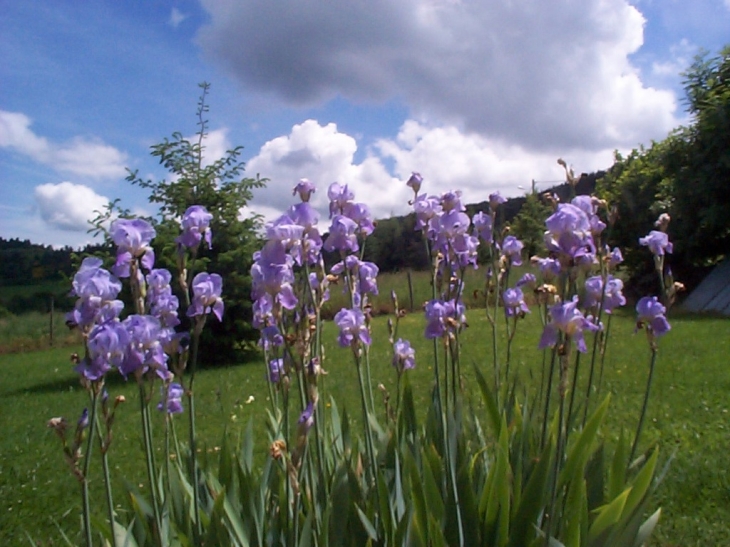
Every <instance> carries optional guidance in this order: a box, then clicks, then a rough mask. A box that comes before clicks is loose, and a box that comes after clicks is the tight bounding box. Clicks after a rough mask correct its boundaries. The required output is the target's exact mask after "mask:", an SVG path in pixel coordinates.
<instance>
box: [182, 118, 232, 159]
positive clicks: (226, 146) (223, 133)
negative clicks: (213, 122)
mask: <svg viewBox="0 0 730 547" xmlns="http://www.w3.org/2000/svg"><path fill="white" fill-rule="evenodd" d="M188 140H191V142H195V141H197V136H196V137H191V138H190V139H188ZM231 148H233V146H232V145H231V142H230V141H229V140H228V129H227V128H225V127H223V128H221V129H214V130H213V131H209V132H208V134H207V135H206V137H205V139H204V140H203V166H204V167H205V166H208V165H210V164H211V163H213V162H215V161H218V160H219V159H221V158H223V157H224V156H225V155H226V152H227V151H228V150H230V149H231Z"/></svg>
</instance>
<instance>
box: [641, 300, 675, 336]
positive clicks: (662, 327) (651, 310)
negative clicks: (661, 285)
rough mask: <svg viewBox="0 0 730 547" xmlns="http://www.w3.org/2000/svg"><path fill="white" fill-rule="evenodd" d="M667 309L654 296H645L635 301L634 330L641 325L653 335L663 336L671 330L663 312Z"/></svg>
mask: <svg viewBox="0 0 730 547" xmlns="http://www.w3.org/2000/svg"><path fill="white" fill-rule="evenodd" d="M666 312H667V309H666V308H665V307H664V306H663V305H662V303H661V302H659V299H658V298H657V297H656V296H651V297H649V296H645V297H643V298H641V299H640V300H639V301H638V302H637V303H636V314H637V319H636V330H638V329H640V328H641V327H646V329H647V330H648V331H649V332H650V333H651V334H653V335H654V336H663V335H665V334H666V333H668V332H669V331H670V330H671V328H672V327H671V325H670V324H669V321H667V318H666V317H665V316H664V314H665V313H666Z"/></svg>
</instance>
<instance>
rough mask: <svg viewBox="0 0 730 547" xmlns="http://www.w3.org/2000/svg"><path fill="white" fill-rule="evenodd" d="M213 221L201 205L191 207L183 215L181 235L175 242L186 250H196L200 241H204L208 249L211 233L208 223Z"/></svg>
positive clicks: (211, 216)
mask: <svg viewBox="0 0 730 547" xmlns="http://www.w3.org/2000/svg"><path fill="white" fill-rule="evenodd" d="M211 220H213V215H211V214H210V213H209V212H208V210H207V209H206V208H205V207H203V206H202V205H192V206H190V207H188V209H187V210H186V211H185V213H183V217H182V222H181V223H180V224H181V226H182V234H180V235H179V236H178V238H177V239H176V240H175V241H177V243H179V244H180V245H183V246H185V247H187V248H188V249H197V248H198V246H199V245H200V242H201V241H205V243H206V245H208V248H209V249H210V248H211V246H212V244H211V240H212V237H213V236H212V233H211V230H210V221H211Z"/></svg>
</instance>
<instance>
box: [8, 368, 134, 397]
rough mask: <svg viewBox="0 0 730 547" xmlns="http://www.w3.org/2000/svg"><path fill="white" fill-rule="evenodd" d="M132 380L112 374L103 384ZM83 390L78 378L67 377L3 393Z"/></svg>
mask: <svg viewBox="0 0 730 547" xmlns="http://www.w3.org/2000/svg"><path fill="white" fill-rule="evenodd" d="M133 381H134V380H125V379H124V378H123V377H122V376H121V375H120V374H117V373H112V374H109V375H108V376H107V377H106V380H105V384H106V385H109V386H122V385H124V384H127V383H129V382H133ZM76 389H83V387H82V386H81V382H80V381H79V377H78V376H68V377H65V378H56V379H54V380H51V381H49V382H43V383H40V384H36V385H33V386H29V387H23V388H18V389H14V390H12V391H6V392H5V393H3V395H5V396H14V395H24V394H38V395H46V394H57V393H64V392H67V391H72V390H76Z"/></svg>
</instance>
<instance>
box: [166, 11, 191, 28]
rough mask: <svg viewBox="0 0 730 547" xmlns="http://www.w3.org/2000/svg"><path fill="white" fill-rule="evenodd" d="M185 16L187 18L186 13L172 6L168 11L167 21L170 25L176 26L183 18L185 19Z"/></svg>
mask: <svg viewBox="0 0 730 547" xmlns="http://www.w3.org/2000/svg"><path fill="white" fill-rule="evenodd" d="M187 18H188V15H187V14H185V13H183V12H181V11H180V10H179V9H177V8H172V11H171V12H170V19H168V21H167V23H168V24H169V25H170V26H171V27H173V28H177V27H178V26H179V25H180V23H182V22H183V21H185V19H187Z"/></svg>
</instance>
